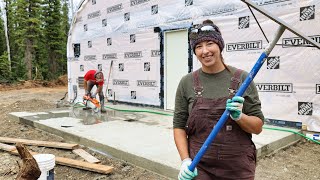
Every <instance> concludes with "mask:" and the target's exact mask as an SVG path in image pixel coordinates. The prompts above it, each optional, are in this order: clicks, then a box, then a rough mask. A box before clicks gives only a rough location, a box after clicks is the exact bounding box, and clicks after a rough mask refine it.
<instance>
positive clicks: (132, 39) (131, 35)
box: [130, 34, 136, 43]
mask: <svg viewBox="0 0 320 180" xmlns="http://www.w3.org/2000/svg"><path fill="white" fill-rule="evenodd" d="M135 42H136V35H135V34H130V43H135Z"/></svg>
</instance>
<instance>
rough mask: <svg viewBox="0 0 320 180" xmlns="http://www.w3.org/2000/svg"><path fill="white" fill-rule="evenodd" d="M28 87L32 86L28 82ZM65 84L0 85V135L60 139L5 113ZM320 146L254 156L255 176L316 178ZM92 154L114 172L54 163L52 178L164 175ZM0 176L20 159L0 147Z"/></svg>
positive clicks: (55, 94) (44, 98)
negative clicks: (40, 85)
mask: <svg viewBox="0 0 320 180" xmlns="http://www.w3.org/2000/svg"><path fill="white" fill-rule="evenodd" d="M31 87H32V86H31ZM66 91H67V87H65V86H62V87H51V88H46V87H38V88H28V89H23V88H21V87H20V86H19V88H12V87H10V88H7V89H5V88H3V86H2V87H1V90H0V95H1V97H2V101H1V102H0V107H2V108H1V109H0V114H1V115H2V116H1V117H0V136H4V137H14V138H25V139H32V140H48V141H59V142H64V140H63V139H62V138H61V137H58V136H55V135H52V134H49V133H46V132H43V131H41V130H38V129H34V128H32V127H30V126H27V125H23V124H19V123H17V122H15V121H13V120H12V119H10V118H9V117H8V113H10V112H18V111H29V112H32V111H40V110H42V109H50V108H55V107H56V101H57V100H59V99H60V98H62V97H63V96H64V94H65V92H66ZM319 147H320V146H319V145H317V144H315V143H312V142H308V141H306V140H302V141H300V142H299V143H297V144H295V145H293V146H290V147H288V148H286V149H284V150H280V151H278V152H277V153H275V154H273V155H270V156H268V157H264V158H262V159H260V160H258V166H257V169H256V178H255V179H257V180H287V179H292V180H302V179H303V180H316V179H320V173H319V169H320V148H319ZM28 148H29V149H30V150H32V151H36V152H40V153H53V154H55V155H57V156H61V157H68V158H72V159H78V160H80V159H81V158H79V157H78V156H77V155H75V154H73V153H72V152H71V151H67V150H57V149H54V148H44V147H40V148H39V147H35V146H28ZM85 150H87V151H88V152H90V153H91V154H92V155H94V156H95V157H97V158H98V159H100V160H101V161H102V164H104V165H109V166H113V167H114V172H113V173H111V174H109V175H103V174H99V173H94V172H90V171H85V170H79V169H75V168H69V167H66V166H60V165H57V166H56V167H55V179H74V180H82V179H83V180H88V179H93V180H100V179H101V180H102V179H114V180H124V179H126V180H147V179H148V180H164V179H166V178H164V177H162V176H159V175H157V174H154V173H152V172H150V171H147V170H145V169H141V168H139V167H136V166H133V165H130V164H128V163H126V162H124V161H120V160H117V159H112V158H110V157H106V156H103V155H101V154H99V153H96V152H93V151H91V150H89V149H87V148H85ZM0 162H1V163H0V179H3V180H10V179H15V177H16V175H17V173H18V172H19V164H20V166H21V165H22V161H21V159H20V158H19V157H18V156H14V155H11V154H9V153H7V152H4V151H1V150H0Z"/></svg>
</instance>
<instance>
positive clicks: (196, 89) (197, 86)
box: [192, 69, 203, 97]
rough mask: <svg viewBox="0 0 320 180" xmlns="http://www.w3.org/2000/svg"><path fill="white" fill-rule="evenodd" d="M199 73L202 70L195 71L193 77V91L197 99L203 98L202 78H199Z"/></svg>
mask: <svg viewBox="0 0 320 180" xmlns="http://www.w3.org/2000/svg"><path fill="white" fill-rule="evenodd" d="M199 71H200V69H198V70H196V71H194V72H193V73H192V77H193V90H194V93H195V95H196V97H202V92H203V86H201V82H200V78H199Z"/></svg>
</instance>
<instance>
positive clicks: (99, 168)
mask: <svg viewBox="0 0 320 180" xmlns="http://www.w3.org/2000/svg"><path fill="white" fill-rule="evenodd" d="M1 144H2V143H0V145H1ZM5 147H6V148H2V146H0V149H2V150H4V151H7V152H9V153H11V154H14V155H19V153H18V151H17V150H16V148H15V147H14V146H10V145H6V146H5ZM12 148H14V149H15V150H12ZM30 153H31V154H32V155H35V154H38V153H36V152H31V151H30ZM55 159H56V164H60V165H64V166H69V167H74V168H78V169H83V170H88V171H93V172H98V173H101V174H109V173H111V172H112V171H113V167H112V166H106V165H102V164H92V163H89V162H83V161H79V160H74V159H70V158H64V157H57V156H56V158H55Z"/></svg>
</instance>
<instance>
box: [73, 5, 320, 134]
mask: <svg viewBox="0 0 320 180" xmlns="http://www.w3.org/2000/svg"><path fill="white" fill-rule="evenodd" d="M95 2H96V3H95V4H94V3H93V1H92V0H87V1H85V2H84V3H83V5H82V7H81V8H80V9H79V11H78V12H77V15H76V21H75V23H74V24H73V26H72V28H71V30H70V36H69V41H68V68H69V72H68V73H69V97H70V100H71V99H73V98H74V93H73V86H76V87H78V86H79V85H78V77H83V76H84V74H85V72H86V71H87V70H89V69H97V68H98V65H99V64H101V67H102V70H103V71H104V74H105V87H104V92H107V97H108V99H113V97H112V96H113V93H112V92H114V93H115V94H116V100H118V101H122V102H128V103H133V104H145V105H152V106H160V105H161V101H160V98H159V93H161V91H160V89H161V83H160V79H161V74H160V68H161V63H160V53H161V51H160V38H159V33H157V32H154V27H160V28H161V29H170V28H178V27H180V26H181V27H186V26H185V25H186V24H189V25H190V26H191V24H192V23H193V24H197V23H199V22H201V21H202V20H204V19H211V20H213V21H214V22H215V23H216V24H217V25H218V26H219V27H220V29H221V31H222V35H223V38H224V40H225V43H226V47H225V49H224V51H223V56H224V59H225V62H226V63H227V64H230V65H232V66H236V67H239V68H242V69H244V70H247V71H250V69H251V68H252V66H253V65H254V63H255V62H256V60H257V59H258V57H259V56H260V54H261V52H263V49H264V48H265V47H266V46H267V44H268V41H267V39H268V40H269V41H271V39H272V37H273V35H274V33H275V31H276V29H277V27H278V25H277V24H276V23H274V22H273V21H272V20H269V19H268V18H267V17H265V16H263V15H261V14H260V13H258V12H257V11H255V10H253V12H254V14H255V16H256V18H257V19H258V21H259V23H260V25H261V27H262V29H263V31H264V33H265V35H266V37H267V39H266V38H265V37H264V35H263V33H262V32H261V30H260V28H259V26H258V24H257V23H256V21H255V19H254V17H253V16H252V14H251V12H250V11H249V9H248V7H247V6H246V4H244V3H242V2H241V1H239V0H228V1H224V0H214V1H213V0H185V1H183V0H125V1H124V0H108V1H105V0H96V1H95ZM254 2H256V4H258V5H259V6H260V7H261V8H264V9H266V10H267V11H268V12H270V13H272V14H273V15H274V16H276V17H278V18H280V19H282V20H283V21H285V22H287V23H288V24H290V25H291V26H292V27H294V28H296V29H298V30H300V31H301V32H303V33H304V34H306V35H308V36H310V37H311V38H312V39H315V40H316V41H317V42H320V34H319V32H320V31H319V30H320V17H319V15H320V1H319V0H312V1H311V0H306V1H297V0H255V1H254ZM85 28H86V30H85ZM77 43H79V44H80V49H81V54H80V56H79V57H75V56H74V50H73V49H74V44H77ZM90 43H91V44H92V47H89V45H88V44H90ZM278 44H281V45H278V46H276V47H275V48H274V50H273V51H272V53H271V54H270V57H269V58H268V59H267V60H266V62H265V64H264V65H263V67H262V68H261V70H260V72H259V73H258V75H257V76H256V78H255V79H254V81H255V83H256V86H257V88H258V91H259V95H260V99H261V101H262V110H263V112H264V114H265V116H266V117H267V118H268V119H270V121H274V122H276V123H277V121H276V120H284V121H281V122H280V121H279V122H280V123H287V124H289V125H290V124H291V125H293V126H301V125H306V127H307V128H308V129H309V130H314V131H320V103H319V102H320V101H319V100H320V74H319V72H320V62H319V58H318V57H319V55H320V51H319V49H316V48H313V47H308V46H310V45H309V44H308V43H307V42H305V41H304V40H303V39H301V38H299V37H297V36H296V35H295V34H293V33H291V32H289V31H286V32H285V33H284V34H283V36H282V37H281V38H280V40H279V42H278ZM293 45H299V47H292V46H293ZM177 52H179V48H177ZM111 61H112V62H113V66H112V68H110V65H111ZM193 62H194V63H193V70H196V69H197V68H199V67H200V65H199V63H198V62H197V60H196V58H195V57H194V58H193ZM81 65H82V66H81ZM80 66H81V67H83V71H81V69H80ZM110 69H111V73H110V78H109V72H110ZM108 82H109V83H108ZM106 87H108V90H107V89H106ZM78 92H79V93H78V96H77V101H81V98H82V95H83V93H84V90H83V89H79V87H78ZM108 92H109V93H108ZM286 121H287V122H286Z"/></svg>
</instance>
